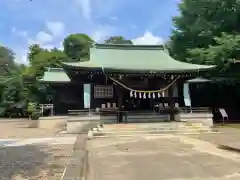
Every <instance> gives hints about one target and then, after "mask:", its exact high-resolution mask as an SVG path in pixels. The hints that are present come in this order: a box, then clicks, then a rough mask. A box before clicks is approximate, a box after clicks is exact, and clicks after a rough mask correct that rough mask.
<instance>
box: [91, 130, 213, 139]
mask: <svg viewBox="0 0 240 180" xmlns="http://www.w3.org/2000/svg"><path fill="white" fill-rule="evenodd" d="M198 133H212V131H211V130H209V129H201V130H186V131H182V130H165V131H164V130H162V131H132V132H131V131H121V132H95V133H94V134H93V136H95V137H98V136H108V137H109V136H124V135H144V134H146V135H148V134H152V135H154V134H155V135H160V134H198Z"/></svg>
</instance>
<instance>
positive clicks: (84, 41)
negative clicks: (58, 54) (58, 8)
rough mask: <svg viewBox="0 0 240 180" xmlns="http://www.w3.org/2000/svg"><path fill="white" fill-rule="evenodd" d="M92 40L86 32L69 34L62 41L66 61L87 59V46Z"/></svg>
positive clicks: (88, 46)
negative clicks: (66, 57)
mask: <svg viewBox="0 0 240 180" xmlns="http://www.w3.org/2000/svg"><path fill="white" fill-rule="evenodd" d="M93 42H94V41H93V40H92V39H91V38H90V37H89V36H88V35H86V34H71V35H69V36H68V37H66V38H65V39H64V41H63V46H64V53H65V54H66V55H67V56H68V57H69V59H68V61H70V62H71V61H72V62H74V61H85V60H89V48H90V46H91V45H92V43H93Z"/></svg>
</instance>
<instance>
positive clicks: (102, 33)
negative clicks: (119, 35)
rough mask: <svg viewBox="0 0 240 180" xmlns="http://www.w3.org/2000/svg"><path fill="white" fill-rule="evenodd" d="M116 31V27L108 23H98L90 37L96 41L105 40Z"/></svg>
mask: <svg viewBox="0 0 240 180" xmlns="http://www.w3.org/2000/svg"><path fill="white" fill-rule="evenodd" d="M117 31H118V28H116V27H114V26H110V25H100V26H98V27H97V28H96V29H95V31H94V32H93V33H92V38H93V40H94V41H96V42H100V41H103V40H105V39H106V38H107V37H109V36H113V35H115V33H116V32H117Z"/></svg>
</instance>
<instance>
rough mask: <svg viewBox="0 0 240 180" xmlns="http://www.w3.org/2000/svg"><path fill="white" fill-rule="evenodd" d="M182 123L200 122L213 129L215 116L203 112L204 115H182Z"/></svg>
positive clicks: (180, 117)
mask: <svg viewBox="0 0 240 180" xmlns="http://www.w3.org/2000/svg"><path fill="white" fill-rule="evenodd" d="M178 118H179V119H180V121H186V122H200V123H202V124H203V125H205V126H208V127H212V126H213V114H212V113H207V112H202V113H180V114H179V117H178Z"/></svg>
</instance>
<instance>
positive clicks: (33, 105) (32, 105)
mask: <svg viewBox="0 0 240 180" xmlns="http://www.w3.org/2000/svg"><path fill="white" fill-rule="evenodd" d="M27 112H28V113H29V114H32V113H34V112H37V105H36V103H33V102H29V103H28V107H27Z"/></svg>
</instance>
